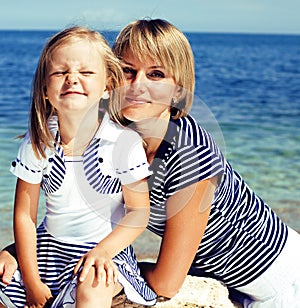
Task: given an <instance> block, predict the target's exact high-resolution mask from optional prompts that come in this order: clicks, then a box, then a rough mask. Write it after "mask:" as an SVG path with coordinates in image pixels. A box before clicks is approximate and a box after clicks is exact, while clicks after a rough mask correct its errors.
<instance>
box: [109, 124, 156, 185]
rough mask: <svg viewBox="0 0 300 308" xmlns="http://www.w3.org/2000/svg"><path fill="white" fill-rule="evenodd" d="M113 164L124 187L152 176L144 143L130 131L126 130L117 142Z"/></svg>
mask: <svg viewBox="0 0 300 308" xmlns="http://www.w3.org/2000/svg"><path fill="white" fill-rule="evenodd" d="M113 164H114V166H115V170H116V174H117V175H118V177H119V179H120V181H121V183H122V184H123V185H126V184H130V183H134V182H137V181H139V180H141V179H144V178H147V177H148V176H149V175H151V172H150V171H149V164H148V162H147V157H146V153H145V150H144V147H143V141H142V139H141V137H140V136H139V135H138V134H137V133H136V132H134V131H132V130H130V129H125V130H124V131H123V132H122V133H121V134H120V136H119V138H118V140H117V141H116V146H115V149H114V152H113Z"/></svg>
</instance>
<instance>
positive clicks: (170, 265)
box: [143, 177, 217, 297]
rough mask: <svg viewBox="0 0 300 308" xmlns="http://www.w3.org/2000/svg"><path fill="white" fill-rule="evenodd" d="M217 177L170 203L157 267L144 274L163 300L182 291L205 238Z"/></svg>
mask: <svg viewBox="0 0 300 308" xmlns="http://www.w3.org/2000/svg"><path fill="white" fill-rule="evenodd" d="M216 186H217V177H214V178H211V179H207V180H203V181H200V182H198V183H195V184H193V185H190V186H188V187H186V188H184V189H182V190H181V191H179V192H177V193H175V194H174V195H173V196H171V197H170V198H169V200H168V202H167V216H168V219H167V222H166V228H165V233H164V236H163V240H162V244H161V247H160V252H159V256H158V259H157V263H156V265H155V266H154V267H153V268H149V267H148V268H145V269H144V270H143V273H144V275H145V278H146V280H147V282H148V283H149V285H150V286H151V287H152V288H153V289H154V291H155V292H156V293H157V294H158V295H161V296H165V297H173V296H174V295H175V294H176V293H177V292H178V290H179V289H180V287H181V285H182V283H183V281H184V279H185V277H186V275H187V273H188V271H189V269H190V266H191V264H192V262H193V259H194V257H195V254H196V252H197V249H198V247H199V244H200V242H201V239H202V236H203V234H204V231H205V228H206V225H207V221H208V217H209V213H210V206H211V203H212V200H213V196H214V192H215V189H216Z"/></svg>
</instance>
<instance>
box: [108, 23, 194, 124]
mask: <svg viewBox="0 0 300 308" xmlns="http://www.w3.org/2000/svg"><path fill="white" fill-rule="evenodd" d="M129 49H130V51H131V52H132V53H133V55H134V57H137V58H138V59H139V60H140V61H145V60H147V59H149V58H150V59H151V60H153V61H155V62H159V64H160V65H162V66H163V67H165V68H166V70H167V71H168V72H169V73H170V74H171V75H172V77H173V78H174V80H175V83H176V84H177V85H178V86H180V87H181V90H182V93H181V96H180V98H179V100H178V101H177V102H176V104H174V105H171V114H172V116H173V117H174V118H179V117H182V116H185V115H186V114H187V113H188V112H189V110H190V108H191V105H192V103H193V93H194V88H195V70H194V56H193V52H192V48H191V46H190V43H189V41H188V39H187V38H186V36H185V35H184V34H183V33H182V32H181V31H180V30H178V29H177V28H176V27H175V26H174V25H172V24H171V23H169V22H168V21H166V20H162V19H142V20H137V21H134V22H132V23H130V24H128V25H127V26H126V27H125V28H123V30H121V32H120V33H119V35H118V36H117V38H116V41H115V43H114V45H113V52H114V53H115V55H116V56H117V57H118V58H119V59H122V55H123V54H124V53H125V52H126V51H128V50H129ZM119 110H121V108H120V106H119ZM116 112H117V111H116Z"/></svg>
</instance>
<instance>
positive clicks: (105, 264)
mask: <svg viewBox="0 0 300 308" xmlns="http://www.w3.org/2000/svg"><path fill="white" fill-rule="evenodd" d="M81 267H82V270H81V273H80V276H79V281H80V282H83V281H84V280H85V279H86V277H87V275H88V273H89V271H90V269H91V268H92V267H95V272H96V277H95V278H96V280H97V281H99V282H100V281H101V282H106V283H107V284H108V285H109V284H110V283H116V282H117V281H118V279H117V278H118V268H117V266H116V265H115V263H114V262H113V260H112V258H111V257H110V256H109V254H108V253H107V252H106V251H105V250H104V249H103V248H102V247H99V246H96V247H95V248H94V249H92V250H90V251H89V252H88V253H87V254H85V255H84V256H82V257H81V259H80V260H79V261H78V263H77V265H76V266H75V269H74V274H76V273H78V272H79V270H80V268H81Z"/></svg>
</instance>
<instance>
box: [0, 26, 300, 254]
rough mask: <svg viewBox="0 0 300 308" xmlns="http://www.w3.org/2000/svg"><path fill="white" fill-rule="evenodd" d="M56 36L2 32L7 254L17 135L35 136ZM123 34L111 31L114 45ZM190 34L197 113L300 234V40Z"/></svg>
mask: <svg viewBox="0 0 300 308" xmlns="http://www.w3.org/2000/svg"><path fill="white" fill-rule="evenodd" d="M54 33H55V31H4V30H3V31H0V150H1V152H0V214H1V216H0V248H1V247H3V246H5V245H6V244H8V243H10V242H11V241H12V240H13V232H12V221H13V215H12V213H13V200H14V189H15V182H16V179H15V178H14V176H13V175H12V174H10V172H9V168H10V165H11V162H12V160H13V159H14V158H15V156H16V153H17V149H18V146H19V144H20V140H19V139H16V138H15V137H16V136H18V135H20V134H23V133H24V132H25V131H26V130H27V125H28V110H29V105H30V91H31V83H32V78H33V75H34V71H35V67H36V65H37V61H38V58H39V55H40V52H41V50H42V48H43V46H44V43H45V41H46V40H47V39H48V38H49V37H50V36H51V35H52V34H54ZM116 34H117V33H115V32H103V35H104V36H105V37H106V39H107V40H108V42H109V43H110V44H112V42H113V40H114V38H115V36H116ZM185 34H186V36H187V37H188V39H189V41H190V43H191V46H192V49H193V52H194V56H195V70H196V90H195V100H194V104H193V107H192V110H191V114H192V115H193V116H194V117H195V118H196V119H197V120H198V122H199V123H200V124H201V125H203V126H204V127H205V128H206V129H207V130H209V131H210V132H211V133H212V135H213V136H214V138H215V139H216V141H217V143H218V144H219V146H220V148H221V149H222V151H223V153H224V154H225V156H226V158H227V159H228V160H229V161H230V163H231V165H232V166H233V168H234V169H236V170H237V171H238V172H239V173H240V174H241V175H242V176H243V178H244V179H245V180H246V182H247V183H248V184H249V185H250V187H251V188H252V189H253V190H254V191H255V192H256V193H257V194H258V195H259V196H260V197H261V198H262V199H264V200H265V201H266V202H267V203H268V204H269V205H270V207H271V208H272V209H273V210H274V211H275V212H276V213H278V215H279V216H280V217H281V218H282V220H283V221H285V222H286V223H287V224H288V225H289V226H291V227H293V228H294V229H296V230H297V231H298V232H300V36H299V35H275V34H272V35H264V34H230V33H185ZM43 215H44V199H43V197H42V198H41V202H40V211H39V219H41V218H42V217H43ZM145 236H146V237H145V239H146V240H145V242H146V243H148V244H149V240H147V239H148V236H149V238H151V235H148V234H147V233H146V235H145ZM151 239H152V238H151ZM150 242H151V241H150ZM147 247H148V250H147V251H146V252H147V253H149V254H151V253H152V251H151V249H152V248H151V247H152V246H151V245H150V246H149V245H148V246H147Z"/></svg>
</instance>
